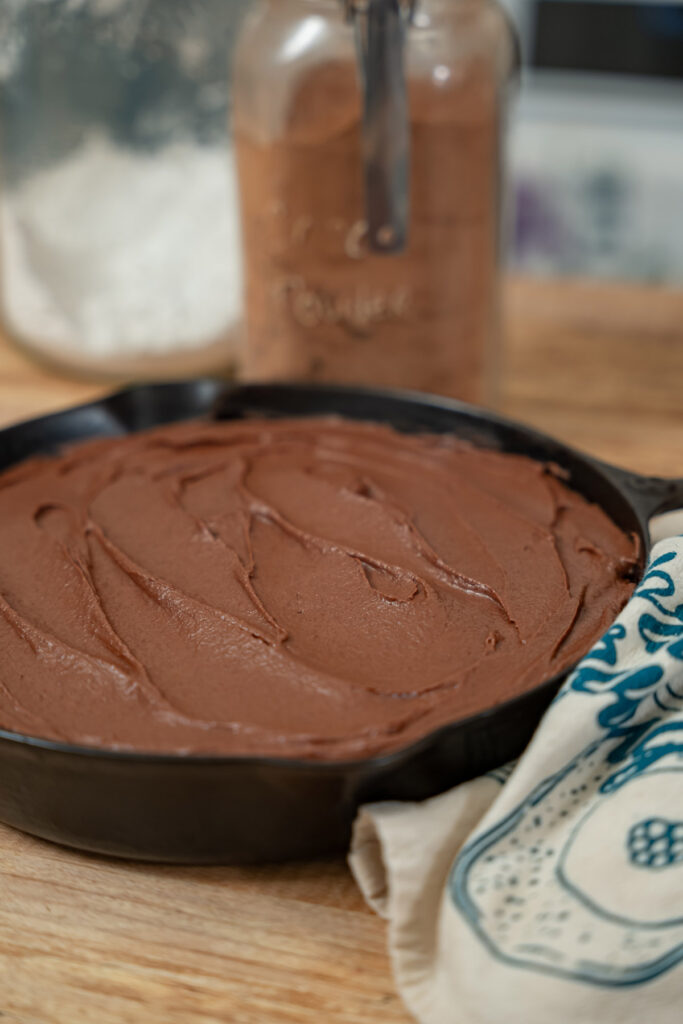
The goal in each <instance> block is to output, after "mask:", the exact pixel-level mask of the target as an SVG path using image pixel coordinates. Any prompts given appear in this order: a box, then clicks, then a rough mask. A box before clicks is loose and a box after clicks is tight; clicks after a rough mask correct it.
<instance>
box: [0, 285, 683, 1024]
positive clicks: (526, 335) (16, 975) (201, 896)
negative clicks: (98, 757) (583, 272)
mask: <svg viewBox="0 0 683 1024" xmlns="http://www.w3.org/2000/svg"><path fill="white" fill-rule="evenodd" d="M506 314H507V334H508V341H507V346H506V372H505V397H504V400H503V405H504V408H505V410H506V411H507V412H508V413H509V414H511V415H514V416H516V417H518V418H521V419H525V420H527V421H528V422H530V423H533V424H534V425H537V426H539V427H541V428H543V429H545V430H547V431H549V432H551V433H554V434H555V435H557V436H558V437H561V438H562V439H565V440H568V441H570V442H572V443H574V444H576V445H579V446H581V447H583V448H585V449H586V450H588V451H590V452H593V453H595V454H597V455H599V456H601V457H603V458H606V459H610V460H612V461H614V462H617V463H621V464H623V465H625V466H629V467H631V468H633V469H637V470H641V471H647V472H651V473H660V474H666V475H677V476H683V292H676V291H673V290H664V289H654V288H653V289H649V288H644V287H626V286H623V285H614V284H612V285H606V284H601V285H597V284H590V283H582V282H563V283H558V282H552V283H551V282H540V281H530V280H516V281H513V282H511V283H510V285H509V287H508V290H507V294H506ZM103 390H105V388H103V386H102V385H101V384H100V385H93V384H88V383H83V382H74V381H71V380H68V379H66V378H58V377H56V376H55V375H53V374H51V373H49V372H47V371H45V370H43V369H40V368H37V367H36V366H35V365H33V364H31V363H30V362H29V361H28V360H27V359H26V358H25V357H23V356H22V355H21V354H19V353H18V352H16V351H14V350H12V349H10V347H9V346H8V345H7V344H6V343H5V342H3V341H2V340H0V423H3V424H4V423H9V422H11V421H14V420H17V419H21V418H25V417H28V416H32V415H36V414H38V413H41V412H46V411H48V410H54V409H58V408H62V407H65V406H67V405H70V404H73V403H75V402H80V401H86V400H87V399H89V398H91V397H94V396H96V395H98V394H101V393H102V391H103ZM408 1020H409V1018H408V1016H407V1014H406V1012H405V1011H404V1010H403V1008H402V1006H401V1004H400V1001H399V1000H398V998H397V996H396V994H395V992H394V988H393V984H392V980H391V975H390V970H389V962H388V958H387V956H386V953H385V929H384V924H383V923H382V922H381V921H380V920H379V919H377V918H376V917H374V916H373V915H372V914H371V913H370V912H369V911H368V910H367V909H366V908H365V906H364V904H363V902H362V900H361V898H360V896H359V894H358V892H357V890H356V888H355V886H354V884H353V881H352V879H351V877H350V875H349V873H348V870H347V868H346V866H345V864H344V862H343V861H342V860H341V859H340V860H338V861H331V862H325V863H314V864H306V865H296V866H285V867H273V868H258V869H244V868H240V869H235V868H201V869H199V868H171V867H156V866H149V865H136V864H127V863H123V862H117V861H110V860H106V859H103V858H98V857H94V856H86V855H82V854H78V853H73V852H69V851H66V850H61V849H59V848H57V847H55V846H52V845H50V844H49V843H45V842H41V841H39V840H35V839H32V838H30V837H27V836H23V835H21V834H19V833H16V832H13V831H12V830H10V829H7V828H4V827H2V826H0V1024H5V1022H7V1024H10V1022H12V1024H16V1022H21V1024H181V1022H182V1024H218V1022H221V1024H223V1022H230V1024H281V1022H282V1024H284V1022H292V1024H293V1022H296V1024H306V1022H311V1024H313V1022H315V1024H320V1022H324V1024H385V1022H386V1024H389V1022H391V1024H399V1022H403V1024H406V1022H407V1021H408Z"/></svg>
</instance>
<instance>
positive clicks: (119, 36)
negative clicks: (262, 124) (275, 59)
mask: <svg viewBox="0 0 683 1024" xmlns="http://www.w3.org/2000/svg"><path fill="white" fill-rule="evenodd" d="M247 2H248V0H230V3H225V0H191V2H188V0H50V2H47V3H39V4H36V3H35V2H33V0H11V2H9V3H7V4H2V5H0V178H1V184H0V298H1V302H2V319H3V322H4V328H5V330H6V332H7V333H8V334H10V335H11V336H12V337H13V338H14V339H16V340H17V341H18V342H19V343H21V344H22V345H23V346H24V347H25V348H27V349H29V350H30V351H31V352H33V353H35V354H36V355H39V356H40V357H42V358H43V359H45V360H46V361H48V362H50V363H52V364H54V365H56V366H59V367H62V368H65V369H69V370H71V371H75V372H78V373H81V374H86V375H91V376H117V377H139V378H140V377H172V376H180V375H187V374H193V373H203V372H209V371H213V370H218V369H226V370H227V369H229V368H230V365H231V363H232V361H233V360H234V358H235V356H236V351H237V346H238V338H239V326H238V325H239V322H240V319H241V305H242V294H241V293H242V282H241V257H240V240H239V227H238V214H237V202H236V196H235V186H234V164H233V158H232V147H231V144H230V140H229V138H228V136H227V134H226V125H227V122H228V115H227V102H228V88H227V82H228V75H229V70H228V68H227V67H226V61H225V52H226V42H227V44H228V48H229V44H230V37H231V36H232V35H233V34H234V33H235V32H236V30H237V27H238V24H239V21H240V17H241V14H242V13H243V11H244V9H245V7H246V6H247Z"/></svg>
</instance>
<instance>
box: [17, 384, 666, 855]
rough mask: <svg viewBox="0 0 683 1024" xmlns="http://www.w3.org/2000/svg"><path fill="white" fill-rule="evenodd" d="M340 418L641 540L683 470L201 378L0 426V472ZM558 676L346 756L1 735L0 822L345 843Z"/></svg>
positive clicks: (298, 389) (129, 845)
mask: <svg viewBox="0 0 683 1024" xmlns="http://www.w3.org/2000/svg"><path fill="white" fill-rule="evenodd" d="M321 415H338V416H341V417H344V418H347V419H356V420H365V421H372V422H377V423H383V424H388V425H390V426H392V427H394V428H395V429H396V430H399V431H402V432H405V433H412V434H415V433H432V434H433V433H437V434H438V433H441V434H450V435H454V436H456V437H458V438H462V439H464V440H467V441H469V442H471V443H472V444H474V445H476V446H479V447H482V448H488V449H494V450H496V451H501V452H511V453H516V454H520V455H525V456H528V457H529V458H532V459H535V460H538V461H542V462H544V463H553V464H555V465H557V466H558V467H560V469H561V471H562V473H563V476H564V477H566V480H567V482H568V483H569V486H570V487H572V488H573V489H574V490H575V491H577V492H579V493H580V494H581V495H583V496H584V497H585V498H587V499H588V500H589V501H590V502H593V503H596V504H598V505H599V506H600V507H601V508H602V509H603V510H604V511H605V512H606V513H607V515H608V516H609V517H610V518H611V519H612V520H613V522H614V523H615V524H616V525H617V526H618V527H619V528H620V529H621V530H622V531H624V532H625V533H629V534H633V535H634V536H635V537H636V538H637V540H638V541H639V543H640V553H639V562H638V567H637V575H638V577H640V575H642V571H643V568H644V565H645V562H646V560H647V556H648V554H649V549H650V537H649V533H648V520H649V518H650V517H651V516H652V515H654V514H655V513H657V512H663V511H667V510H670V509H674V508H676V507H678V506H679V505H683V479H681V480H662V479H659V478H657V477H643V476H637V475H636V474H634V473H630V472H628V471H626V470H623V469H619V468H616V467H614V466H610V465H607V464H605V463H602V462H600V461H599V460H597V459H594V458H591V457H589V456H587V455H584V454H582V453H580V452H578V451H576V450H574V449H572V448H570V447H569V446H567V445H564V444H562V443H560V442H558V441H556V440H554V439H552V438H550V437H547V436H546V435H544V434H542V433H539V432H538V431H535V430H532V429H530V428H528V427H525V426H523V425H520V424H517V423H514V422H511V421H509V420H506V419H504V418H502V417H499V416H495V415H493V414H490V413H487V412H483V411H482V410H480V409H476V408H472V407H470V406H467V405H464V404H461V403H458V402H455V401H450V400H446V399H441V398H437V397H431V396H427V395H423V394H420V395H417V394H410V393H398V392H386V391H371V390H363V389H360V388H344V387H335V386H310V385H297V384H277V385H267V384H254V385H239V384H238V385H235V384H226V383H225V382H223V381H217V380H197V381H188V382H180V383H172V384H162V385H146V386H143V387H137V388H131V389H127V390H125V391H121V392H118V393H117V394H114V395H111V396H109V397H107V398H104V399H102V400H100V401H98V402H94V403H92V404H90V405H86V406H80V407H78V408H75V409H70V410H67V411H66V412H62V413H58V414H56V415H52V416H47V417H43V418H41V419H37V420H32V421H29V422H27V423H22V424H18V425H16V426H12V427H9V428H7V429H5V430H3V431H0V469H4V468H6V467H9V466H11V465H13V464H15V463H17V462H20V461H22V460H23V459H26V458H29V457H31V456H34V455H39V454H46V453H54V452H56V451H58V450H59V449H60V448H61V447H63V446H64V445H65V444H70V443H73V442H77V441H81V440H85V439H88V438H96V437H100V438H105V437H118V436H124V435H126V434H129V433H133V432H137V431H140V430H144V429H147V428H151V427H156V426H160V425H162V424H167V423H172V422H179V421H183V420H188V419H192V418H196V417H209V418H215V419H221V418H230V419H235V418H237V419H239V418H250V417H271V418H277V417H291V416H295V417H306V416H321ZM561 681H562V677H561V676H560V677H558V676H555V677H553V678H549V679H546V680H544V681H543V682H542V683H541V684H540V685H538V686H537V687H535V688H534V689H532V690H530V691H527V692H525V693H523V694H522V695H521V696H518V697H515V698H514V699H512V700H506V701H504V702H502V703H500V704H498V705H495V706H492V707H489V708H487V709H486V710H485V711H482V712H480V713H477V714H476V715H473V716H472V717H470V718H467V719H463V720H459V721H456V722H452V723H450V724H447V725H444V726H442V727H440V728H439V729H438V730H437V731H435V732H433V733H431V734H429V735H427V736H424V737H423V738H421V739H420V740H418V741H417V742H414V743H412V744H411V745H410V746H406V747H404V748H401V749H398V750H396V751H394V752H392V753H390V754H386V755H381V756H375V757H368V758H365V759H362V760H356V761H348V762H313V761H304V760H294V759H286V758H276V757H254V756H239V757H237V756H233V757H219V756H201V757H200V756H192V755H187V756H181V755H155V754H145V753H134V752H133V753H128V752H118V751H112V750H103V749H97V748H86V747H77V746H72V745H68V744H65V743H58V742H53V741H49V740H43V739H39V738H36V737H29V736H24V735H20V734H18V733H13V732H8V731H0V820H2V821H3V822H6V823H7V824H10V825H13V826H14V827H16V828H19V829H22V830H24V831H26V832H30V833H33V834H35V835H38V836H41V837H44V838H47V839H51V840H54V841H56V842H60V843H64V844H66V845H70V846H74V847H79V848H82V849H85V850H91V851H95V852H98V853H104V854H111V855H115V856H123V857H131V858H137V859H143V860H155V861H166V862H173V863H257V862H264V861H282V860H289V859H294V858H308V857H315V856H320V855H323V854H330V853H335V852H341V851H343V850H344V849H345V847H346V846H347V844H348V840H349V835H350V828H351V823H352V821H353V818H354V815H355V813H356V810H357V808H358V806H359V805H360V804H362V803H364V802H367V801H373V800H383V799H396V800H420V799H424V798H426V797H429V796H432V795H434V794H435V793H438V792H441V791H444V790H446V789H448V788H450V787H452V786H453V785H455V784H457V783H459V782H463V781H465V780H466V779H469V778H472V777H474V776H477V775H479V774H482V773H483V772H485V771H488V770H490V769H492V768H496V767H498V766H500V765H501V764H504V763H505V762H507V761H509V760H511V759H513V758H515V757H517V756H518V755H519V754H520V753H521V752H522V750H523V749H524V747H525V746H526V744H527V743H528V741H529V739H530V738H531V735H532V733H533V732H534V730H535V728H536V725H537V724H538V721H539V719H540V717H541V715H542V714H543V712H544V710H545V708H546V707H547V705H548V703H549V702H550V700H551V699H552V697H553V695H554V694H555V693H556V691H557V688H558V686H559V685H560V683H561Z"/></svg>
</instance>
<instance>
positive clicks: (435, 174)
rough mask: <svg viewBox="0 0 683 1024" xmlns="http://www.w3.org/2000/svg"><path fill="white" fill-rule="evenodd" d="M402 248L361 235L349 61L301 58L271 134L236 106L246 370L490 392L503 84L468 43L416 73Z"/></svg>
mask: <svg viewBox="0 0 683 1024" xmlns="http://www.w3.org/2000/svg"><path fill="white" fill-rule="evenodd" d="M408 94H409V107H410V115H409V116H410V126H411V147H412V152H411V189H410V211H411V213H410V227H409V236H408V244H407V246H406V248H405V249H404V250H403V251H402V252H400V253H398V254H393V255H385V254H377V253H373V252H371V251H370V250H369V248H368V246H367V244H366V239H365V222H364V219H363V218H364V186H363V154H362V136H361V97H360V91H359V85H358V80H357V72H356V68H355V66H354V65H353V63H351V62H348V63H345V62H342V61H336V62H330V63H327V64H322V65H319V66H318V67H314V68H312V69H309V70H308V71H307V73H306V74H305V76H303V77H302V79H301V81H300V83H299V85H298V88H297V89H296V90H295V92H294V94H293V97H292V102H291V103H290V105H289V109H288V112H287V115H286V116H285V118H284V122H283V128H282V131H281V134H280V137H278V138H274V139H263V138H258V137H256V136H255V134H253V133H252V130H251V127H250V125H249V124H246V123H241V122H240V118H239V115H237V117H236V121H235V125H234V130H235V141H236V151H237V159H238V168H239V175H240V182H241V198H242V229H243V239H244V248H245V270H246V286H247V292H246V321H247V350H246V358H245V370H246V374H247V376H248V377H250V378H252V379H262V380H263V379H271V380H277V379H280V380H282V379H300V380H319V381H336V382H344V383H353V384H367V385H375V386H385V387H402V388H416V389H419V390H425V391H435V392H441V393H444V394H448V395H452V396H455V397H458V398H462V399H465V400H467V401H474V402H479V401H486V399H487V398H488V397H489V394H488V391H489V388H488V385H489V383H490V370H491V345H492V342H493V340H494V336H495V327H496V322H495V321H496V315H495V314H496V282H497V236H498V165H499V153H498V146H499V141H498V140H499V124H498V118H499V114H498V109H499V97H498V85H497V82H496V81H495V78H494V75H493V74H492V70H491V67H490V65H489V64H488V63H487V62H485V61H484V60H481V59H479V58H476V57H473V58H472V60H471V61H470V62H469V63H468V64H467V65H466V66H464V67H462V68H461V69H459V72H458V74H457V75H455V74H454V73H451V75H450V80H449V81H447V82H438V83H437V82H435V81H433V80H432V79H430V78H423V79H420V78H412V79H410V80H409V84H408Z"/></svg>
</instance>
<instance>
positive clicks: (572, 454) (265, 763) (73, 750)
mask: <svg viewBox="0 0 683 1024" xmlns="http://www.w3.org/2000/svg"><path fill="white" fill-rule="evenodd" d="M207 384H210V385H222V389H221V390H219V391H218V397H217V398H215V399H214V401H213V402H212V403H211V405H210V406H209V408H208V409H207V410H206V413H205V415H206V414H208V415H211V413H212V412H216V411H217V412H218V413H220V402H221V399H225V398H227V399H230V397H231V394H232V393H236V394H239V393H240V392H248V391H250V390H251V391H253V392H254V393H256V394H258V392H260V391H264V392H270V393H273V392H277V391H280V392H286V393H292V394H294V393H296V391H297V389H302V390H306V391H308V392H315V393H317V394H320V395H321V396H325V395H328V396H334V395H339V396H345V395H346V396H356V397H362V398H366V399H368V400H371V399H373V398H374V399H377V398H381V399H387V398H388V399H393V400H397V401H408V402H413V403H418V404H419V405H422V406H424V407H427V408H435V409H442V410H443V411H444V412H454V413H458V414H461V415H465V416H468V417H470V418H471V419H472V421H474V422H476V421H477V420H480V421H484V422H486V423H487V424H489V425H493V426H496V427H501V428H503V429H505V430H508V431H514V432H519V433H520V434H522V435H524V438H525V439H528V441H529V442H532V443H536V444H538V445H540V446H547V445H550V446H552V447H554V448H556V449H557V450H558V451H559V452H561V453H562V454H563V455H567V456H568V457H569V460H577V461H578V462H579V463H582V464H584V465H586V466H588V467H590V468H591V469H592V470H594V471H596V472H597V473H599V474H600V475H601V476H602V477H603V478H604V479H605V480H606V481H607V482H608V483H609V484H611V485H612V487H614V488H615V490H617V491H618V492H619V493H620V494H621V496H622V497H623V498H624V499H625V500H626V501H627V502H628V504H629V505H630V507H631V510H632V511H633V515H634V517H635V519H636V520H637V522H638V526H639V528H640V534H641V536H640V538H639V540H640V541H641V542H644V543H643V545H642V546H643V550H642V553H641V561H642V569H641V577H639V580H640V578H642V573H644V571H645V566H646V563H647V557H648V555H649V551H650V547H651V543H650V537H649V532H648V525H647V519H646V517H645V516H644V514H643V513H642V511H641V510H640V509H638V508H637V507H636V506H635V504H634V503H633V502H632V500H631V499H630V497H629V496H628V495H627V494H625V493H624V491H623V489H622V487H623V485H622V482H621V480H620V477H627V476H634V475H635V474H631V473H629V471H627V470H624V469H621V468H619V467H617V466H612V465H610V464H609V463H606V462H602V461H601V460H599V459H597V458H595V457H593V456H591V455H587V454H586V453H585V452H582V451H581V450H580V449H577V448H574V447H573V446H572V445H568V444H565V443H564V442H563V441H558V440H557V439H556V438H554V437H552V435H550V434H546V433H544V432H543V431H540V430H537V429H536V428H535V427H530V426H527V425H525V424H524V423H520V422H519V421H517V420H513V419H510V418H509V417H506V416H501V415H500V414H499V413H495V412H491V411H489V410H488V409H483V408H480V407H478V406H474V405H469V404H468V403H466V402H460V401H457V400H455V399H450V398H446V397H442V396H439V395H431V394H428V393H424V392H419V391H407V390H397V389H391V390H390V389H378V388H362V387H351V386H344V385H336V384H335V385H327V384H311V383H310V382H299V381H292V382H289V383H287V384H283V383H280V382H275V383H270V382H267V383H266V382H264V383H260V382H259V383H251V382H230V381H226V380H224V381H221V380H219V379H216V378H198V379H195V380H189V381H174V382H164V383H161V384H155V383H149V384H141V385H136V386H133V387H127V388H123V389H120V390H117V391H113V392H110V393H109V394H107V395H104V396H103V397H102V398H100V399H97V400H95V401H93V402H86V403H83V404H81V405H77V406H69V407H67V408H66V409H63V410H60V411H57V412H55V413H49V414H47V415H46V416H40V417H33V418H31V419H28V420H24V421H21V422H19V423H13V424H10V425H9V426H8V427H6V428H4V429H3V430H0V441H1V440H2V437H3V435H4V433H5V431H8V430H14V429H17V428H19V429H20V428H21V427H24V426H28V425H32V424H35V423H37V422H39V421H41V420H44V419H51V418H53V417H55V418H56V417H62V416H68V415H69V414H70V413H75V412H78V411H79V410H83V409H89V408H97V407H99V406H102V405H106V404H107V403H108V402H111V401H116V399H119V398H122V397H126V396H129V395H134V394H136V393H138V392H145V391H148V390H149V389H155V390H157V391H159V390H160V389H162V388H168V389H176V388H181V387H187V386H188V385H189V386H200V387H202V386H204V385H207ZM254 411H255V412H259V410H258V408H256V409H255V410H254ZM263 414H264V415H267V413H266V412H265V410H264V413H263ZM299 415H301V416H307V415H325V413H319V412H316V413H299ZM330 415H340V416H342V418H344V414H343V413H337V412H336V411H335V410H332V412H331V413H330ZM191 418H192V417H180V418H179V419H178V420H175V421H173V422H183V421H184V420H185V419H191ZM216 418H217V419H219V420H220V418H221V417H220V415H218V416H217V417H216ZM273 418H274V417H273ZM347 418H352V417H347ZM356 418H357V417H356ZM368 422H371V421H368ZM378 422H383V421H378ZM158 425H159V426H162V425H163V424H162V423H160V424H158ZM143 429H155V428H154V427H153V426H152V427H150V428H143ZM139 432H141V431H127V433H139ZM444 433H447V432H446V431H444ZM80 440H82V441H84V442H85V441H88V440H91V438H88V437H83V438H81V439H80ZM472 443H473V444H475V445H476V442H472ZM479 447H482V448H483V447H485V446H484V445H481V444H480V445H479ZM36 454H39V453H36ZM527 457H528V458H532V459H535V461H539V459H538V458H536V456H534V455H528V454H527ZM27 458H30V456H27ZM20 461H23V460H19V462H20ZM14 464H18V463H14ZM569 486H570V487H571V486H572V485H571V483H570V484H569ZM639 580H638V582H639ZM582 657H585V655H583V656H582ZM580 661H581V658H579V659H578V660H577V661H576V662H574V663H572V664H571V665H570V666H569V667H568V668H566V669H563V670H562V671H561V672H559V673H556V674H555V675H554V676H552V677H551V678H550V679H545V680H544V681H543V682H542V683H540V684H539V685H538V686H535V687H534V688H533V689H531V690H525V691H523V692H522V693H520V694H517V695H516V696H515V697H512V698H510V699H509V700H506V701H502V702H501V703H499V704H494V705H492V706H491V707H488V708H484V709H482V710H481V711H477V712H475V713H474V714H472V715H468V716H467V717H465V718H458V719H455V720H454V721H452V722H447V723H445V724H444V725H441V726H439V728H438V729H433V730H432V731H431V732H429V733H426V734H425V735H424V736H421V737H419V739H417V740H414V741H413V742H412V743H411V744H409V745H407V746H404V747H398V748H396V749H394V750H391V751H388V752H387V753H386V754H377V755H375V756H374V757H365V758H352V759H348V760H346V761H333V760H327V759H320V760H314V759H307V760H304V759H299V758H291V757H278V756H276V755H267V756H265V755H253V754H232V755H227V756H226V755H224V754H173V753H164V752H155V751H136V750H118V749H112V748H106V747H95V746H92V747H90V746H85V745H79V744H74V743H65V742H62V741H60V740H49V739H44V738H41V737H40V736H29V735H26V734H23V733H18V732H13V731H11V730H7V729H2V728H0V742H5V743H12V744H16V745H17V746H21V747H28V748H30V749H32V750H36V751H45V752H46V753H55V754H61V755H64V756H69V757H76V758H84V759H90V758H92V759H95V760H98V761H103V760H104V761H113V762H116V763H128V764H130V763H138V764H145V765H154V766H161V765H170V766H180V765H192V766H201V765H207V766H211V767H221V768H222V767H224V768H229V767H231V766H235V767H236V766H241V767H244V766H245V765H246V766H250V767H251V766H253V767H254V768H265V769H270V768H286V769H288V770H291V771H294V772H301V773H303V774H307V773H310V772H314V773H316V774H325V775H330V776H333V775H336V774H354V773H355V774H364V773H366V772H375V771H377V772H383V771H385V770H387V769H391V768H393V767H395V766H396V765H400V764H401V763H402V762H404V761H407V760H410V759H411V758H413V757H415V756H416V755H419V754H420V753H422V752H423V751H425V750H428V749H429V748H431V747H432V746H434V745H435V744H437V743H438V742H439V741H441V740H442V739H444V738H446V737H448V735H449V734H452V733H455V732H457V730H459V729H467V728H469V727H470V726H472V725H473V723H475V722H476V723H480V724H482V723H483V722H484V721H486V719H488V718H492V717H494V716H498V715H501V714H504V713H505V712H514V710H515V709H516V708H518V707H522V708H523V706H524V704H525V703H526V702H528V701H529V700H531V699H533V698H534V697H536V698H539V697H541V696H545V695H546V694H548V695H552V694H554V693H556V692H557V690H558V689H559V687H560V685H561V684H562V682H563V681H564V680H565V679H566V678H567V677H568V676H569V675H570V674H571V673H572V672H573V670H574V669H575V668H576V665H577V664H579V662H580Z"/></svg>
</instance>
